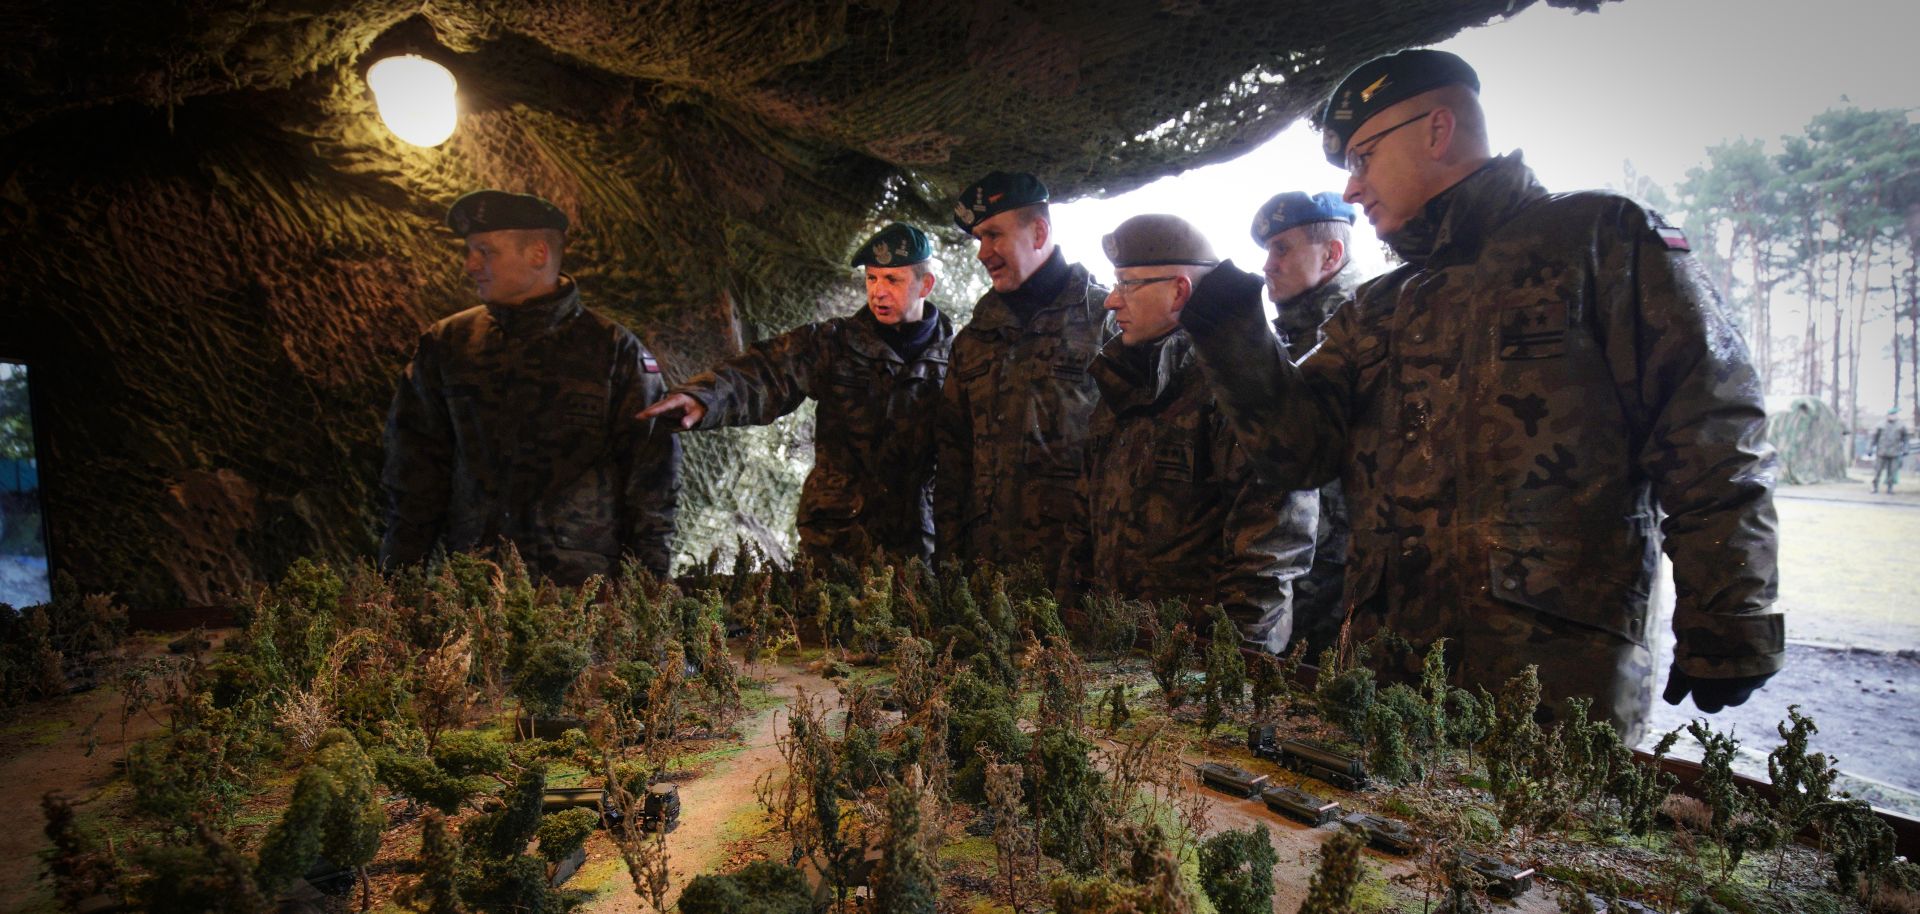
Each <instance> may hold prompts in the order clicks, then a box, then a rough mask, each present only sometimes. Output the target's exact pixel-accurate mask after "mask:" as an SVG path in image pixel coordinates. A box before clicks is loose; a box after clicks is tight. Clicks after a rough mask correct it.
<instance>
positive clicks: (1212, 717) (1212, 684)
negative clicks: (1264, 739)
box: [1200, 606, 1247, 733]
mask: <svg viewBox="0 0 1920 914" xmlns="http://www.w3.org/2000/svg"><path fill="white" fill-rule="evenodd" d="M1209 613H1210V614H1211V616H1212V618H1213V628H1212V632H1211V634H1212V640H1211V641H1209V642H1208V644H1207V690H1206V694H1205V696H1204V697H1205V702H1206V711H1205V715H1204V716H1203V717H1202V718H1201V720H1200V727H1201V729H1202V730H1205V731H1206V732H1207V733H1212V732H1213V728H1215V727H1218V726H1219V725H1220V720H1221V718H1223V717H1225V716H1226V713H1227V712H1228V711H1230V710H1232V709H1234V708H1237V707H1239V706H1240V700H1241V696H1242V695H1244V694H1245V693H1246V691H1247V663H1246V661H1245V660H1243V659H1241V657H1240V629H1239V627H1238V626H1236V625H1234V624H1233V620H1232V619H1229V618H1227V611H1226V610H1225V609H1222V608H1220V607H1219V606H1214V607H1211V608H1210V609H1209Z"/></svg>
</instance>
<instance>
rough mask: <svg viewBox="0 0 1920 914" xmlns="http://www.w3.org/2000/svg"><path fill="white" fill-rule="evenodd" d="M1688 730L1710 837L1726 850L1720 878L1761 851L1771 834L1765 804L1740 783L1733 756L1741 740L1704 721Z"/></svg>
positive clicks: (1695, 723) (1695, 722)
mask: <svg viewBox="0 0 1920 914" xmlns="http://www.w3.org/2000/svg"><path fill="white" fill-rule="evenodd" d="M1687 733H1688V734H1689V735H1691V736H1692V737H1693V738H1694V739H1695V740H1697V741H1699V743H1700V752H1701V755H1700V783H1699V786H1700V792H1701V795H1702V799H1704V800H1705V801H1706V804H1707V808H1708V809H1710V810H1712V811H1713V825H1712V832H1711V833H1712V836H1713V840H1714V841H1715V842H1716V843H1718V844H1719V845H1720V849H1721V850H1722V851H1724V852H1725V855H1726V857H1725V863H1724V865H1723V866H1722V867H1721V870H1720V878H1722V879H1725V878H1727V877H1728V876H1730V875H1731V874H1732V873H1733V871H1734V870H1735V869H1737V868H1739V866H1740V861H1741V859H1743V858H1744V857H1745V856H1746V854H1747V852H1748V851H1750V850H1764V849H1766V847H1768V842H1769V841H1770V839H1771V838H1772V837H1773V834H1772V831H1771V829H1770V828H1769V827H1768V826H1767V824H1766V821H1765V815H1766V812H1765V810H1766V806H1765V803H1764V801H1762V800H1761V799H1760V798H1759V796H1758V795H1757V794H1755V793H1754V792H1753V791H1752V790H1750V789H1748V788H1745V787H1742V786H1740V784H1739V783H1738V781H1737V780H1736V779H1735V776H1734V773H1733V759H1734V756H1735V754H1736V753H1737V752H1738V751H1739V748H1740V741H1739V740H1737V739H1734V738H1733V735H1732V734H1730V733H1716V732H1714V730H1713V728H1712V727H1709V726H1708V725H1707V723H1706V722H1705V721H1701V720H1695V721H1692V722H1690V723H1688V724H1687Z"/></svg>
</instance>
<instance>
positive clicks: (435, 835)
mask: <svg viewBox="0 0 1920 914" xmlns="http://www.w3.org/2000/svg"><path fill="white" fill-rule="evenodd" d="M395 900H396V901H398V902H399V903H400V904H401V905H402V906H403V907H405V908H406V909H407V910H409V911H417V912H420V914H461V912H462V911H464V910H465V908H464V907H463V906H462V904H461V902H460V842H459V840H458V839H456V838H455V837H454V836H453V835H451V834H449V833H448V831H447V819H446V817H445V816H443V815H441V814H440V813H438V812H428V813H427V814H426V815H425V816H424V817H422V818H421V821H420V879H419V880H418V881H417V882H414V883H413V884H411V885H409V886H407V887H406V888H404V889H402V890H401V891H400V894H399V896H398V897H397V898H396V899H395Z"/></svg>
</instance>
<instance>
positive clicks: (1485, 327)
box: [1182, 156, 1784, 742]
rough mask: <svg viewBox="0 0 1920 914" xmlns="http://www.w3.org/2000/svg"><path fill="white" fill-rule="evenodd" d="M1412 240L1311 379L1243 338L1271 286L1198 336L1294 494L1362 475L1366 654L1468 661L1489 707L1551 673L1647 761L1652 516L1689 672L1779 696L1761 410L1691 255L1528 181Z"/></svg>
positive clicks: (1618, 210)
mask: <svg viewBox="0 0 1920 914" xmlns="http://www.w3.org/2000/svg"><path fill="white" fill-rule="evenodd" d="M1392 240H1393V242H1394V244H1395V247H1396V250H1397V251H1398V252H1399V253H1400V255H1401V256H1402V258H1403V259H1405V260H1406V261H1407V262H1406V263H1405V264H1404V265H1402V266H1401V267H1399V268H1398V269H1395V270H1393V271H1392V272H1390V273H1388V274H1386V275H1384V276H1382V277H1380V278H1378V279H1375V280H1372V281H1370V282H1368V283H1367V284H1365V285H1363V286H1361V288H1360V290H1359V297H1358V299H1357V300H1356V302H1355V305H1354V307H1352V308H1348V309H1346V310H1344V311H1342V312H1340V313H1339V314H1338V315H1336V316H1335V317H1334V319H1333V320H1332V321H1331V322H1329V323H1328V325H1327V328H1326V331H1327V339H1326V342H1325V343H1323V344H1322V345H1321V347H1320V350H1319V351H1318V352H1316V353H1315V354H1314V355H1313V356H1312V357H1311V358H1309V359H1307V360H1306V361H1305V362H1303V363H1301V364H1300V365H1299V366H1298V367H1297V368H1296V367H1295V366H1293V365H1291V364H1289V363H1288V361H1287V360H1286V358H1285V357H1284V355H1283V353H1282V352H1281V350H1280V348H1279V347H1278V346H1277V345H1273V344H1268V343H1264V342H1262V341H1261V340H1260V339H1259V338H1264V337H1266V334H1259V335H1258V337H1256V335H1255V334H1253V333H1251V332H1249V330H1248V329H1247V328H1248V327H1249V325H1251V326H1253V327H1258V323H1257V322H1258V320H1259V311H1258V295H1259V281H1258V278H1257V277H1251V276H1248V275H1247V274H1245V273H1243V272H1241V271H1239V270H1236V269H1232V268H1229V267H1223V268H1221V269H1219V270H1215V271H1214V273H1213V274H1212V275H1209V276H1208V277H1207V278H1206V280H1203V281H1202V283H1201V287H1200V288H1199V289H1196V290H1195V295H1194V302H1192V303H1190V304H1189V305H1188V307H1187V308H1186V309H1185V310H1184V311H1183V312H1182V321H1183V323H1184V325H1185V326H1186V327H1187V328H1188V330H1189V332H1190V333H1192V335H1193V338H1194V346H1195V349H1196V351H1198V352H1199V354H1200V356H1201V359H1202V363H1203V365H1204V366H1205V367H1206V369H1207V371H1208V375H1209V379H1210V380H1211V381H1212V382H1213V383H1214V384H1215V385H1216V392H1217V394H1218V395H1219V397H1220V400H1221V406H1222V409H1223V410H1224V411H1225V412H1226V413H1227V415H1228V417H1229V419H1230V420H1231V421H1232V422H1233V425H1234V430H1235V432H1236V434H1238V435H1239V436H1240V440H1241V442H1242V444H1244V445H1245V446H1247V447H1248V448H1249V450H1250V451H1252V452H1253V454H1254V456H1255V458H1256V459H1259V460H1262V461H1264V462H1266V463H1267V464H1270V465H1271V466H1272V467H1274V468H1275V469H1276V470H1277V471H1278V472H1281V473H1282V474H1284V476H1285V478H1287V479H1290V480H1292V481H1293V482H1294V483H1296V484H1305V485H1311V484H1317V483H1320V482H1324V481H1326V480H1328V479H1332V478H1334V477H1335V476H1336V475H1340V474H1341V473H1342V472H1343V471H1344V479H1345V482H1346V487H1347V497H1348V499H1349V504H1350V507H1351V509H1352V512H1353V528H1354V529H1353V555H1352V562H1351V563H1350V564H1349V566H1348V574H1347V591H1348V595H1347V601H1348V605H1349V606H1350V607H1353V610H1352V611H1353V612H1354V615H1355V626H1356V630H1357V631H1358V633H1359V634H1361V635H1362V636H1364V635H1366V634H1367V633H1368V632H1370V631H1373V630H1378V629H1380V628H1383V627H1387V628H1391V629H1393V630H1394V631H1396V632H1398V633H1400V634H1402V635H1405V636H1407V637H1409V638H1410V639H1411V640H1412V641H1413V642H1414V643H1415V645H1416V646H1418V645H1420V644H1422V643H1425V642H1429V641H1431V640H1432V639H1434V638H1438V637H1447V638H1449V639H1451V641H1450V642H1449V654H1450V656H1451V659H1453V660H1454V661H1455V662H1456V663H1457V668H1456V673H1457V675H1458V676H1459V677H1460V678H1461V679H1463V680H1465V681H1468V682H1477V683H1482V684H1485V685H1487V686H1488V687H1489V688H1494V687H1497V686H1498V685H1499V684H1500V682H1501V681H1502V680H1504V679H1505V678H1506V677H1508V676H1511V675H1513V674H1514V673H1515V672H1517V671H1518V670H1519V669H1520V668H1522V667H1523V666H1525V665H1527V664H1538V665H1539V667H1540V679H1541V682H1542V686H1543V688H1544V690H1545V691H1546V693H1547V694H1548V695H1550V696H1552V695H1559V696H1567V695H1586V696H1590V697H1592V698H1593V700H1594V707H1595V714H1596V716H1597V717H1598V718H1600V719H1603V720H1605V719H1611V720H1613V721H1614V722H1615V725H1616V726H1617V727H1618V728H1619V729H1620V731H1621V733H1622V735H1623V736H1625V737H1626V738H1627V739H1628V740H1629V742H1631V741H1632V740H1633V739H1635V738H1637V736H1638V735H1639V733H1640V732H1641V730H1643V729H1644V726H1645V716H1646V712H1647V708H1648V705H1649V703H1650V700H1651V685H1652V682H1653V680H1654V674H1655V671H1654V670H1652V669H1651V664H1652V660H1651V656H1652V655H1651V653H1650V650H1649V643H1648V641H1649V637H1650V631H1649V628H1650V626H1649V623H1648V605H1647V604H1648V592H1649V588H1650V585H1651V583H1652V579H1653V574H1654V570H1655V559H1656V557H1657V550H1658V549H1659V548H1660V547H1661V544H1662V537H1661V536H1660V535H1656V532H1655V520H1656V514H1655V506H1656V505H1658V506H1659V508H1661V509H1664V511H1665V512H1666V517H1665V519H1664V520H1663V521H1661V522H1660V523H1659V530H1660V533H1661V534H1663V535H1664V545H1665V548H1666V550H1667V552H1668V554H1669V555H1670V556H1672V558H1673V564H1674V579H1675V585H1676V598H1677V606H1676V608H1675V611H1674V620H1673V626H1674V635H1675V639H1676V646H1675V652H1674V656H1675V662H1676V664H1677V665H1678V666H1679V668H1680V669H1681V670H1683V671H1685V672H1687V673H1689V674H1691V675H1694V676H1700V677H1707V678H1716V677H1718V678H1731V677H1740V676H1751V675H1760V674H1766V673H1772V672H1774V671H1777V670H1778V669H1779V668H1780V664H1781V660H1782V657H1783V653H1784V620H1783V617H1782V615H1781V613H1780V612H1778V611H1777V610H1776V609H1775V608H1774V606H1773V603H1774V598H1775V590H1776V577H1775V571H1774V561H1775V551H1776V531H1775V519H1774V512H1773V502H1772V491H1773V479H1774V473H1775V458H1774V454H1773V451H1772V449H1771V448H1770V447H1769V446H1768V445H1767V444H1766V443H1765V441H1764V440H1763V438H1762V433H1763V431H1764V426H1765V413H1764V411H1763V410H1762V408H1761V405H1760V392H1759V386H1758V383H1757V379H1756V377H1755V374H1754V371H1753V369H1752V366H1751V364H1750V363H1749V362H1748V359H1747V355H1746V350H1745V347H1744V345H1743V344H1742V343H1741V341H1740V338H1739V336H1738V334H1737V333H1736V332H1735V331H1734V329H1733V327H1732V325H1731V324H1730V323H1729V322H1728V320H1727V318H1726V316H1725V314H1724V313H1723V311H1722V308H1721V305H1720V302H1719V298H1718V296H1717V295H1716V293H1715V292H1714V291H1713V289H1712V286H1711V285H1710V284H1709V283H1708V281H1707V280H1706V278H1705V276H1704V275H1703V273H1702V271H1701V269H1700V267H1699V265H1698V264H1696V263H1695V262H1694V260H1693V258H1692V256H1690V255H1689V254H1687V253H1686V250H1685V249H1686V245H1685V241H1684V239H1683V238H1681V237H1680V236H1679V233H1678V232H1677V231H1675V230H1673V229H1671V228H1670V227H1669V226H1667V225H1666V224H1665V223H1664V222H1662V221H1660V219H1659V217H1658V216H1656V215H1654V214H1652V213H1650V212H1648V211H1647V210H1644V209H1642V208H1640V207H1639V206H1637V205H1635V204H1634V203H1633V202H1632V201H1629V200H1627V199H1625V198H1622V197H1618V196H1615V195H1612V194H1605V193H1576V194H1563V195H1549V194H1547V192H1546V191H1545V190H1543V189H1542V188H1541V187H1540V186H1539V184H1538V183H1536V182H1535V181H1534V179H1533V174H1532V172H1531V171H1529V170H1528V169H1527V168H1526V167H1525V166H1524V165H1523V164H1522V163H1521V162H1520V160H1519V158H1518V156H1513V157H1506V158H1501V159H1496V160H1494V161H1493V162H1492V163H1491V164H1489V165H1488V166H1487V167H1486V168H1484V169H1482V170H1480V171H1479V172H1476V173H1475V174H1474V175H1472V176H1470V177H1468V178H1466V179H1464V180H1463V181H1461V182H1460V183H1459V184H1457V185H1455V186H1454V187H1453V188H1451V189H1450V190H1448V191H1447V192H1445V193H1443V194H1441V195H1440V196H1439V197H1436V198H1435V199H1434V200H1433V201H1431V202H1429V204H1428V205H1427V207H1426V210H1425V212H1424V214H1423V215H1422V216H1420V217H1418V218H1416V219H1414V220H1411V221H1410V223H1409V225H1408V226H1407V227H1406V228H1405V229H1403V230H1402V231H1401V232H1399V233H1396V235H1395V237H1394V238H1393V239H1392ZM1249 341H1252V344H1251V345H1250V344H1249ZM1407 662H1408V663H1409V664H1417V663H1418V660H1417V659H1415V658H1409V659H1408V661H1407ZM1406 671H1407V672H1410V669H1409V670H1406Z"/></svg>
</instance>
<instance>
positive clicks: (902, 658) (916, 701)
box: [893, 636, 940, 714]
mask: <svg viewBox="0 0 1920 914" xmlns="http://www.w3.org/2000/svg"><path fill="white" fill-rule="evenodd" d="M893 668H894V670H895V675H894V679H893V698H894V700H895V701H897V702H899V703H900V708H901V710H903V711H905V712H906V713H908V714H915V713H918V712H919V711H920V710H921V709H922V708H925V707H926V706H927V702H929V701H932V700H933V696H934V694H935V693H936V692H938V691H939V690H940V680H939V679H938V678H936V676H935V674H934V670H933V645H932V644H930V643H928V642H927V641H926V639H924V638H915V637H911V636H909V637H907V638H902V639H901V640H900V643H899V644H897V645H895V646H894V649H893Z"/></svg>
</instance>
